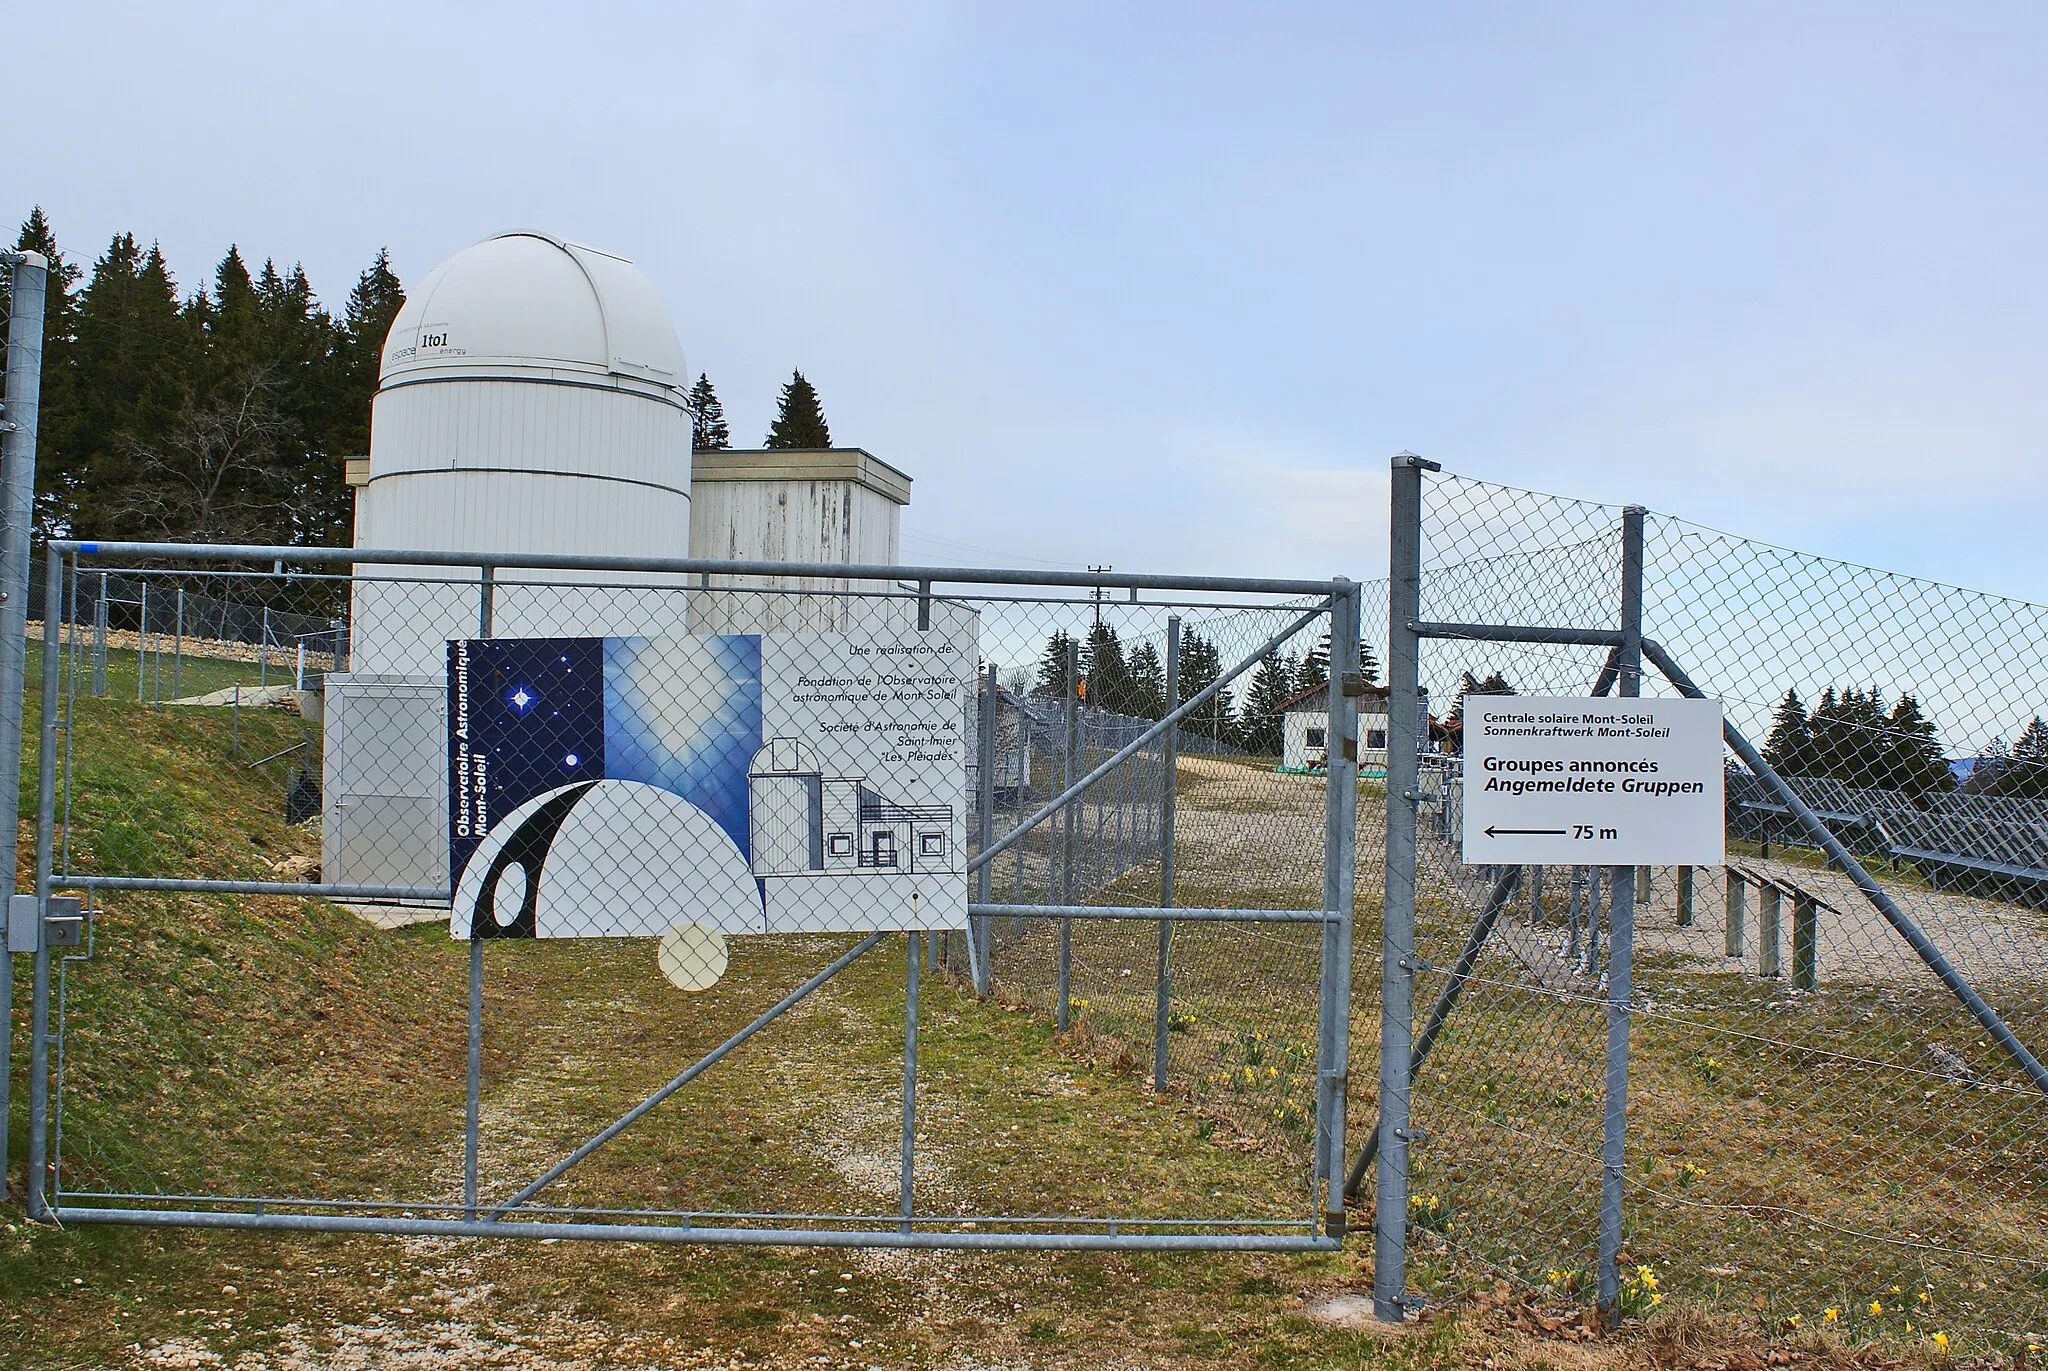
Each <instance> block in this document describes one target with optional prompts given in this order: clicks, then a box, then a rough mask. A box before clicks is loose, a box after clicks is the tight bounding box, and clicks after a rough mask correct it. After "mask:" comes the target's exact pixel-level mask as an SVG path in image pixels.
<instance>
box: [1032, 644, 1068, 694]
mask: <svg viewBox="0 0 2048 1371" xmlns="http://www.w3.org/2000/svg"><path fill="white" fill-rule="evenodd" d="M1073 642H1074V640H1073V638H1072V637H1071V636H1069V635H1068V633H1067V631H1066V630H1065V629H1054V630H1053V633H1052V636H1051V637H1049V638H1047V639H1046V640H1045V651H1044V652H1043V653H1041V654H1039V658H1038V683H1037V684H1036V685H1034V686H1033V687H1032V688H1031V693H1032V694H1033V695H1040V696H1044V697H1045V698H1047V699H1054V700H1064V699H1065V698H1066V697H1067V690H1068V687H1069V686H1070V685H1071V684H1072V680H1073V678H1072V676H1071V675H1070V674H1069V672H1068V669H1067V655H1068V651H1069V649H1070V648H1071V647H1072V646H1073Z"/></svg>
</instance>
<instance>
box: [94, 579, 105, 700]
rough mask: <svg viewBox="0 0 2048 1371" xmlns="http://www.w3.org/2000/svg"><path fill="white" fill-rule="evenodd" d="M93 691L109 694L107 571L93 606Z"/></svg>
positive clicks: (100, 696) (99, 695)
mask: <svg viewBox="0 0 2048 1371" xmlns="http://www.w3.org/2000/svg"><path fill="white" fill-rule="evenodd" d="M92 693H93V697H94V698H95V699H105V698H106V695H107V573H106V572H104V571H102V572H101V573H100V598H99V603H98V604H95V605H94V606H93V607H92Z"/></svg>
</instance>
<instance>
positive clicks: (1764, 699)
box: [1410, 476, 2048, 1344]
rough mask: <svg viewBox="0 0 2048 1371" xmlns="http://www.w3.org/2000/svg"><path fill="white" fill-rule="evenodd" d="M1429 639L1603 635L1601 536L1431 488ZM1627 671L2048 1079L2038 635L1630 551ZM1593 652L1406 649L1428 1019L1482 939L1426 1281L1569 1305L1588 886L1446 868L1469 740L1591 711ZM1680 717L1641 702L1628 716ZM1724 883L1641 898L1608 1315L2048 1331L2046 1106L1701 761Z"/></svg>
mask: <svg viewBox="0 0 2048 1371" xmlns="http://www.w3.org/2000/svg"><path fill="white" fill-rule="evenodd" d="M1424 494H1425V499H1424V513H1423V547H1424V567H1423V586H1422V604H1423V608H1422V617H1423V618H1424V619H1425V620H1430V621H1436V622H1442V623H1471V624H1499V625H1536V626H1546V627H1567V626H1570V627H1579V628H1596V629H1614V628H1617V627H1619V621H1618V610H1619V605H1620V576H1621V539H1620V534H1619V529H1620V525H1621V518H1622V512H1621V511H1620V510H1619V509H1618V508H1616V507H1613V506H1603V505H1598V504H1591V503H1585V502H1580V501H1572V500H1566V499H1560V498H1556V497H1552V496H1547V495H1540V494H1535V493H1532V492H1527V491H1521V490H1514V489H1508V488H1504V487H1500V486H1496V485H1490V484H1485V483H1481V482H1475V481H1469V480H1463V479H1458V478H1455V477H1447V476H1446V477H1436V478H1431V479H1429V480H1428V481H1427V483H1426V485H1425V490H1424ZM1645 544H1646V550H1645V573H1644V606H1643V614H1644V624H1643V632H1644V635H1645V636H1646V637H1647V638H1649V639H1652V640H1655V641H1656V642H1658V643H1660V644H1661V645H1662V646H1663V647H1664V648H1665V649H1666V650H1667V651H1668V653H1669V654H1670V656H1671V657H1672V658H1673V659H1675V660H1676V662H1677V663H1678V664H1679V665H1680V666H1681V667H1682V668H1683V669H1684V670H1685V671H1686V672H1688V673H1689V674H1690V675H1691V677H1692V679H1693V680H1694V681H1695V682H1697V683H1698V685H1699V686H1700V687H1701V688H1702V689H1703V690H1704V692H1705V693H1706V694H1707V695H1709V696H1712V697H1718V698H1720V699H1721V700H1723V702H1724V705H1725V711H1726V717H1727V719H1728V720H1729V722H1731V723H1732V724H1734V725H1735V726H1736V727H1737V728H1739V729H1740V730H1741V731H1742V732H1743V733H1744V734H1745V735H1747V737H1749V738H1750V739H1751V740H1752V741H1753V742H1754V743H1755V744H1756V746H1757V747H1758V748H1760V749H1762V751H1763V755H1764V758H1765V760H1766V761H1767V762H1768V763H1769V764H1770V766H1772V767H1773V768H1774V769H1776V770H1777V771H1778V772H1780V773H1781V774H1782V775H1784V776H1785V777H1786V778H1787V779H1788V781H1789V783H1790V785H1791V786H1792V788H1793V790H1794V791H1795V793H1796V794H1797V796H1798V797H1799V799H1800V800H1801V801H1803V803H1804V804H1805V805H1806V806H1808V807H1810V808H1811V809H1812V810H1814V811H1816V812H1817V813H1818V814H1819V816H1820V817H1821V819H1822V820H1824V821H1825V823H1826V825H1827V827H1828V828H1829V829H1830V830H1831V831H1832V832H1833V834H1834V835H1835V836H1836V837H1837V838H1838V839H1839V840H1840V841H1841V842H1842V843H1843V844H1844V845H1845V846H1847V847H1848V848H1849V849H1850V850H1851V851H1853V852H1854V853H1855V854H1857V855H1858V857H1859V858H1860V860H1861V861H1862V864H1863V865H1864V866H1865V868H1866V869H1868V870H1869V871H1870V872H1871V873H1872V875H1873V876H1875V877H1876V879H1877V881H1878V883H1879V885H1880V887H1881V889H1882V890H1883V891H1884V892H1885V893H1887V894H1888V895H1889V896H1890V898H1891V900H1892V901H1893V902H1894V903H1895V904H1896V906H1897V907H1898V908H1899V909H1900V910H1902V911H1903V912H1904V914H1905V915H1906V916H1907V917H1908V918H1910V919H1911V920H1912V921H1913V922H1914V923H1916V924H1917V925H1918V926H1919V927H1920V928H1921V929H1923V930H1925V932H1926V933H1927V935H1928V936H1929V938H1930V939H1931V940H1932V942H1933V943H1934V944H1935V945H1936V946H1937V947H1938V948H1939V949H1940V951H1941V952H1943V953H1945V954H1946V956H1947V958H1948V959H1949V961H1950V962H1952V963H1953V965H1954V966H1955V968H1956V969H1957V971H1959V972H1960V973H1961V976H1962V977H1963V978H1964V979H1966V980H1967V981H1968V983H1969V984H1970V985H1971V986H1972V987H1974V989H1975V991H1976V992H1977V993H1978V994H1980V995H1981V996H1982V997H1983V999H1984V1000H1985V1001H1987V1002H1988V1003H1989V1005H1990V1006H1991V1008H1992V1009H1993V1010H1994V1011H1995V1012H1996V1013H1997V1014H1998V1015H1999V1016H2001V1017H2002V1018H2003V1020H2004V1022H2005V1023H2006V1024H2007V1025H2008V1026H2009V1027H2010V1028H2011V1029H2012V1031H2013V1032H2014V1033H2015V1034H2016V1036H2017V1038H2018V1039H2019V1041H2020V1042H2021V1043H2023V1044H2025V1045H2026V1047H2027V1048H2029V1049H2030V1050H2031V1051H2033V1052H2034V1053H2035V1054H2039V1053H2041V1052H2042V1051H2044V1050H2048V1002H2044V995H2048V956H2044V953H2048V942H2044V936H2048V927H2044V924H2043V914H2042V906H2043V900H2042V898H2041V896H2042V893H2043V892H2044V891H2048V860H2044V858H2048V848H2044V843H2043V840H2044V838H2048V829H2044V828H2043V826H2042V824H2043V819H2044V817H2048V815H2044V809H2048V807H2044V806H2043V804H2042V803H2041V797H2043V796H2048V725H2044V724H2043V723H2042V722H2041V717H2040V716H2041V714H2042V712H2043V711H2044V708H2048V646H2044V644H2048V636H2044V632H2043V630H2044V629H2048V609H2044V608H2042V607H2040V606H2036V605H2030V604H2024V603H2020V602H2016V601H2012V600H2007V599H2001V598H1999V597H1996V596H1991V595H1986V594H1981V593H1977V592H1972V591H1966V590H1961V589H1957V588H1954V587H1950V586H1944V585H1938V584H1934V583H1931V582H1927V581H1921V580H1915V579H1912V578H1909V577H1903V576H1898V575H1893V574H1889V573H1885V572H1880V571H1874V570H1870V569H1867V568H1862V567H1856V566H1851V565H1848V564H1845V563H1841V562H1834V561H1829V560H1826V559H1823V558H1818V557H1813V556H1808V555H1805V554H1801V553H1796V552H1790V551H1787V550H1784V549H1780V548H1776V547H1770V546H1767V545H1763V544H1760V543H1756V542H1752V541H1748V540H1745V539H1742V538H1738V537H1734V536H1732V535H1728V534H1724V533H1719V532H1716V531H1714V530H1711V529H1706V528H1702V527H1699V526H1697V525H1693V524H1688V523H1685V522H1683V521H1681V520H1677V519H1671V518H1666V517H1662V516H1651V517H1650V518H1649V520H1648V524H1647V531H1646V538H1645ZM1607 651H1608V650H1607V649H1606V648H1604V647H1576V646H1548V645H1530V644H1503V643H1498V642H1490V641H1480V640H1478V638H1477V637H1476V635H1472V636H1466V637H1455V636H1454V637H1449V638H1435V639H1428V640H1425V641H1424V642H1423V644H1422V647H1421V653H1422V659H1421V660H1422V670H1421V680H1422V682H1423V684H1424V686H1425V687H1426V688H1427V689H1428V690H1429V692H1430V700H1431V705H1430V710H1431V715H1432V721H1431V729H1430V734H1431V739H1432V742H1431V753H1430V755H1429V756H1426V757H1425V758H1424V759H1423V762H1424V765H1423V783H1422V786H1421V800H1420V818H1421V822H1420V830H1421V835H1422V836H1421V840H1420V854H1419V874H1418V892H1417V894H1418V913H1417V939H1418V948H1419V949H1420V950H1421V952H1422V956H1423V959H1424V960H1425V962H1426V963H1428V965H1429V966H1431V967H1433V968H1437V970H1435V971H1433V972H1431V973H1429V974H1426V975H1425V976H1423V977H1422V978H1421V979H1420V981H1419V982H1418V984H1417V994H1416V999H1417V1007H1418V1019H1420V1018H1421V1016H1422V1014H1423V1012H1424V1011H1425V1009H1426V1007H1427V1006H1428V1005H1429V1004H1430V1003H1431V1002H1432V999H1433V998H1434V996H1435V995H1436V994H1437V993H1439V992H1440V991H1441V990H1442V989H1443V986H1444V984H1445V979H1446V978H1445V976H1444V973H1443V971H1442V968H1445V967H1448V966H1449V965H1450V964H1451V963H1452V962H1453V960H1454V958H1455V957H1456V955H1457V953H1458V951H1459V949H1460V947H1461V945H1462V944H1463V943H1464V941H1465V939H1466V937H1467V936H1468V933H1469V932H1470V930H1471V929H1472V927H1473V925H1474V923H1475V921H1477V919H1478V918H1479V915H1480V913H1481V911H1482V910H1483V908H1484V907H1485V904H1486V902H1487V900H1488V898H1489V897H1490V896H1498V897H1500V898H1503V899H1504V900H1505V905H1506V914H1505V916H1504V917H1503V918H1502V919H1501V920H1500V923H1499V925H1498V926H1497V928H1496V929H1495V931H1494V933H1493V935H1492V937H1491V939H1490V940H1489V941H1488V943H1487V944H1486V947H1485V951H1484V952H1483V954H1482V956H1481V958H1480V960H1479V962H1478V964H1477V968H1476V971H1475V974H1474V976H1473V977H1472V979H1471V980H1470V982H1469V983H1468V984H1467V985H1466V986H1465V990H1464V999H1463V1002H1462V1003H1461V1004H1460V1005H1459V1006H1458V1008H1457V1009H1456V1010H1455V1012H1454V1013H1452V1014H1451V1016H1450V1018H1449V1020H1448V1025H1447V1027H1446V1030H1445V1031H1444V1032H1443V1034H1442V1035H1441V1037H1439V1038H1438V1039H1437V1040H1436V1042H1435V1043H1434V1045H1433V1049H1432V1051H1431V1052H1430V1055H1429V1056H1428V1058H1427V1060H1426V1062H1424V1063H1423V1064H1422V1066H1421V1067H1420V1070H1419V1077H1418V1084H1417V1087H1416V1092H1415V1104H1414V1109H1415V1123H1416V1127H1417V1129H1418V1130H1419V1131H1420V1133H1421V1134H1422V1135H1423V1138H1424V1140H1425V1141H1424V1142H1423V1143H1422V1144H1421V1145H1420V1146H1418V1147H1417V1149H1416V1150H1415V1153H1414V1160H1413V1167H1412V1175H1413V1183H1412V1195H1411V1201H1410V1205H1411V1212H1410V1218H1411V1220H1412V1231H1413V1234H1414V1242H1415V1249H1414V1251H1415V1258H1414V1259H1415V1260H1416V1261H1417V1263H1418V1265H1417V1266H1416V1268H1415V1270H1416V1271H1417V1273H1418V1277H1419V1279H1421V1280H1422V1281H1423V1282H1424V1284H1425V1285H1426V1286H1427V1285H1429V1284H1430V1283H1432V1282H1434V1283H1435V1286H1436V1288H1437V1289H1439V1290H1452V1289H1455V1288H1457V1287H1458V1285H1459V1284H1460V1283H1461V1282H1464V1281H1468V1280H1469V1279H1471V1278H1472V1271H1471V1270H1470V1269H1467V1268H1469V1267H1470V1266H1471V1264H1474V1263H1476V1264H1477V1266H1478V1269H1479V1270H1481V1271H1483V1272H1484V1273H1485V1275H1486V1278H1487V1279H1491V1278H1492V1276H1493V1274H1494V1273H1497V1272H1505V1273H1508V1274H1511V1275H1513V1276H1514V1277H1516V1278H1518V1279H1519V1280H1521V1281H1523V1282H1526V1283H1528V1284H1530V1285H1532V1286H1535V1287H1538V1288H1541V1289H1545V1290H1547V1291H1549V1292H1551V1293H1553V1294H1555V1295H1557V1296H1559V1297H1571V1298H1575V1299H1577V1298H1584V1297H1585V1296H1586V1292H1587V1291H1588V1289H1589V1287H1590V1283H1591V1279H1592V1273H1593V1266H1594V1256H1595V1253H1594V1243H1595V1234H1596V1227H1595V1216H1596V1208H1597V1203H1598V1198H1599V1189H1600V1181H1601V1155H1600V1141H1601V1116H1602V1107H1603V1101H1604V1089H1605V1087H1604V1081H1603V1073H1604V1061H1605V1051H1606V1018H1607V1004H1606V993H1607V981H1606V975H1605V970H1606V958H1607V956H1608V952H1609V949H1608V947H1607V945H1606V942H1605V933H1606V928H1605V924H1606V915H1607V913H1608V912H1609V909H1610V907H1611V903H1612V899H1613V880H1612V878H1611V875H1610V874H1609V872H1608V870H1607V869H1603V868H1600V867H1597V866H1583V867H1574V868H1550V869H1547V870H1545V869H1541V868H1529V869H1508V868H1481V867H1476V866H1467V865H1466V864H1464V863H1463V862H1462V861H1461V859H1460V849H1459V844H1460V841H1461V837H1462V835H1461V833H1460V831H1459V826H1458V810H1459V803H1458V801H1459V794H1458V792H1459V787H1460V784H1461V779H1460V775H1459V753H1460V751H1461V741H1462V738H1461V735H1462V724H1463V713H1464V708H1465V706H1466V703H1467V701H1468V700H1470V699H1471V698H1472V697H1475V696H1483V695H1486V694H1495V693H1506V692H1512V693H1519V694H1550V695H1583V694H1586V693H1588V692H1589V691H1591V690H1592V689H1593V688H1594V686H1595V683H1596V681H1597V680H1598V679H1599V678H1600V676H1601V672H1602V668H1603V665H1605V663H1606V658H1607ZM1676 693H1678V692H1677V691H1676V690H1674V689H1673V688H1672V687H1671V686H1670V685H1669V683H1668V682H1666V681H1665V680H1663V679H1662V678H1661V676H1660V675H1659V673H1658V672H1657V671H1655V670H1654V669H1653V668H1652V667H1650V666H1649V665H1648V664H1646V665H1645V667H1644V671H1643V694H1645V695H1647V696H1653V695H1675V694H1676ZM1727 767H1728V812H1727V863H1726V865H1725V867H1720V868H1708V867H1697V868H1686V867H1676V868H1655V869H1650V868H1642V869H1639V870H1638V871H1637V874H1636V892H1637V893H1636V906H1635V923H1634V927H1635V935H1634V949H1635V952H1634V991H1633V996H1632V1000H1631V1007H1632V1011H1633V1044H1632V1051H1631V1055H1630V1062H1629V1068H1630V1073H1631V1079H1630V1093H1629V1101H1628V1151H1627V1174H1626V1196H1627V1208H1626V1211H1625V1212H1626V1229H1625V1234H1626V1248H1625V1251H1624V1260H1623V1275H1624V1278H1625V1279H1624V1287H1623V1299H1624V1307H1625V1308H1627V1309H1631V1310H1633V1311H1636V1312H1647V1311H1648V1310H1649V1309H1650V1308H1653V1307H1656V1306H1658V1305H1661V1304H1663V1303H1664V1302H1665V1301H1667V1300H1670V1301H1676V1302H1679V1303H1683V1304H1695V1305H1699V1306H1704V1307H1710V1308H1715V1309H1720V1310H1730V1309H1732V1310H1735V1311H1738V1312H1741V1313H1744V1314H1746V1315H1753V1316H1754V1317H1755V1318H1756V1319H1758V1320H1759V1321H1761V1323H1762V1324H1763V1325H1764V1326H1765V1327H1767V1328H1768V1329H1770V1330H1771V1331H1774V1332H1779V1331H1787V1330H1792V1329H1798V1328H1807V1329H1814V1328H1821V1329H1831V1330H1833V1331H1834V1332H1835V1333H1838V1334H1839V1335H1841V1336H1842V1337H1843V1338H1845V1339H1847V1340H1849V1341H1851V1342H1854V1341H1859V1340H1862V1339H1864V1338H1869V1337H1879V1336H1883V1337H1891V1338H1899V1339H1905V1340H1908V1341H1924V1340H1925V1339H1927V1338H1928V1337H1929V1336H1931V1334H1932V1333H1934V1332H1937V1331H1942V1332H1945V1333H1947V1334H1948V1335H1949V1336H1951V1337H1962V1336H1965V1335H1968V1336H1970V1337H1973V1338H1975V1339H1978V1340H1979V1341H1980V1343H1981V1342H1999V1341H2001V1340H2005V1341H2007V1342H2008V1344H2009V1343H2010V1340H2014V1339H2025V1338H2028V1337H2031V1338H2033V1339H2035V1340H2037V1341H2038V1340H2039V1339H2040V1338H2041V1337H2042V1334H2043V1331H2044V1328H2048V1314H2044V1309H2048V1141H2044V1139H2048V1129H2044V1125H2048V1098H2044V1095H2043V1093H2042V1091H2041V1089H2040V1088H2039V1087H2038V1086H2037V1085H2036V1084H2035V1083H2034V1082H2033V1081H2031V1080H2029V1079H2028V1076H2027V1074H2026V1073H2025V1071H2024V1070H2023V1069H2022V1066H2021V1064H2020V1063H2019V1062H2017V1060H2016V1059H2015V1058H2014V1057H2012V1056H2011V1055H2009V1054H2008V1053H2006V1052H2004V1051H2002V1050H2001V1049H2000V1048H1999V1047H1998V1046H1997V1045H1996V1043H1995V1042H1994V1041H1993V1040H1992V1038H1991V1036H1990V1035H1989V1034H1988V1033H1987V1031H1986V1029H1985V1027H1984V1026H1983V1025H1982V1023H1980V1022H1979V1020H1978V1019H1977V1018H1975V1017H1973V1015H1972V1014H1971V1013H1970V1012H1969V1010H1968V1009H1966V1007H1965V1006H1964V1004H1963V1003H1961V1002H1960V1001H1959V1000H1958V998H1957V997H1956V996H1955V995H1954V994H1952V993H1951V991H1950V989H1949V988H1948V987H1947V986H1945V985H1944V984H1943V983H1942V982H1941V980H1940V979H1938V978H1937V976H1936V975H1935V973H1934V972H1933V971H1932V970H1931V969H1930V968H1929V966H1928V964H1927V963H1926V962H1925V961H1924V960H1923V959H1922V958H1921V957H1920V956H1919V955H1917V954H1916V953H1915V951H1914V950H1913V948H1912V947H1911V946H1910V945H1909V944H1908V942H1907V940H1906V939H1905V938H1904V937H1903V936H1902V935H1901V933H1900V932H1899V931H1897V930H1896V929H1895V928H1894V927H1893V926H1892V925H1891V924H1890V923H1888V922H1887V921H1886V919H1885V917H1884V916H1883V915H1882V914H1881V913H1880V911H1879V910H1878V908H1876V907H1875V905H1874V904H1873V902H1872V901H1871V900H1870V899H1868V898H1867V897H1866V895H1865V893H1864V892H1863V891H1862V890H1860V889H1858V888H1857V886H1856V885H1855V884H1853V883H1852V882H1851V880H1850V879H1848V877H1846V876H1845V875H1843V874H1842V873H1841V872H1840V871H1838V870H1835V869H1832V867H1831V864H1830V863H1829V861H1828V860H1827V858H1826V856H1825V854H1824V852H1823V851H1822V848H1821V844H1820V842H1819V840H1818V839H1817V838H1816V837H1815V836H1814V835H1812V834H1811V833H1809V832H1807V831H1805V830H1803V829H1802V827H1801V825H1800V823H1799V821H1798V819H1797V817H1796V816H1795V815H1794V814H1793V813H1792V812H1791V811H1790V809H1789V807H1788V806H1786V805H1785V804H1783V803H1782V802H1781V801H1780V799H1779V797H1778V796H1777V795H1776V793H1775V792H1774V791H1773V790H1772V788H1771V787H1770V786H1768V785H1767V784H1765V783H1764V781H1763V780H1761V779H1760V778H1759V777H1757V776H1755V775H1753V774H1752V773H1751V771H1750V770H1749V769H1748V768H1747V767H1745V766H1743V765H1742V764H1741V763H1740V761H1739V759H1737V758H1736V757H1735V755H1734V754H1733V753H1730V754H1729V755H1728V757H1727Z"/></svg>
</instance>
